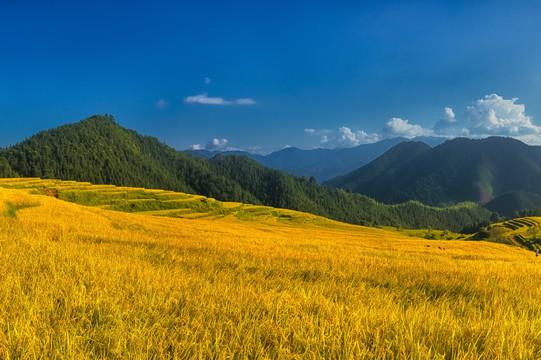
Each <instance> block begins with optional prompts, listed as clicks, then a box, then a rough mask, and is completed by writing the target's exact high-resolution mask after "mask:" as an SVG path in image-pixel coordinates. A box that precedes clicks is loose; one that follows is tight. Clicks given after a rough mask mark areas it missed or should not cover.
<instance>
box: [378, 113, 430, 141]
mask: <svg viewBox="0 0 541 360" xmlns="http://www.w3.org/2000/svg"><path fill="white" fill-rule="evenodd" d="M383 133H384V134H386V135H387V137H405V138H408V139H411V138H414V137H417V136H433V135H434V131H433V130H430V129H425V128H423V127H421V126H420V125H415V124H410V123H409V122H408V120H403V119H401V118H396V117H394V118H392V119H390V120H389V121H387V123H386V124H385V126H384V127H383Z"/></svg>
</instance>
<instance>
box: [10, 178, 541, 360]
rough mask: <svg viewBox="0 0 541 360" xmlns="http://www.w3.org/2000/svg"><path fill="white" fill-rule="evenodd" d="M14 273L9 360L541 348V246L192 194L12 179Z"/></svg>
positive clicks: (450, 353) (525, 352)
mask: <svg viewBox="0 0 541 360" xmlns="http://www.w3.org/2000/svg"><path fill="white" fill-rule="evenodd" d="M56 197H58V198H56ZM61 199H66V200H68V199H69V200H71V201H75V202H77V203H79V204H85V206H82V205H79V204H77V203H71V202H68V201H62V200H61ZM132 204H133V205H132ZM171 204H174V208H173V206H172V205H171ZM89 205H92V206H89ZM112 210H123V211H124V212H121V211H112ZM125 211H131V212H132V213H127V212H125ZM149 215H152V216H149ZM156 215H158V216H156ZM164 215H167V216H164ZM0 274H2V276H1V277H0V358H1V359H39V358H44V359H45V358H47V359H87V358H89V359H192V358H199V359H245V358H250V359H252V358H253V359H390V358H395V359H489V358H490V359H521V358H522V359H535V358H541V331H540V329H541V307H540V306H539V299H541V264H540V263H539V259H536V257H535V256H534V255H533V253H532V252H531V251H527V250H526V249H524V248H521V247H517V246H511V245H505V244H497V243H488V242H484V241H476V242H473V241H456V240H428V239H422V238H418V237H415V236H405V235H403V234H401V233H399V232H396V231H394V232H390V231H385V230H382V229H375V228H367V227H361V226H353V225H348V224H342V223H338V222H334V221H330V220H327V219H323V218H320V217H317V216H313V215H310V214H304V213H297V212H293V211H289V210H282V209H272V208H267V207H257V206H250V205H242V204H234V203H232V204H226V203H220V202H218V201H215V200H212V199H205V198H202V197H197V196H190V195H186V194H176V193H171V192H165V191H159V190H145V189H130V188H117V187H112V186H92V185H90V184H86V183H85V184H81V183H75V182H60V181H49V180H47V181H45V180H38V179H2V180H0Z"/></svg>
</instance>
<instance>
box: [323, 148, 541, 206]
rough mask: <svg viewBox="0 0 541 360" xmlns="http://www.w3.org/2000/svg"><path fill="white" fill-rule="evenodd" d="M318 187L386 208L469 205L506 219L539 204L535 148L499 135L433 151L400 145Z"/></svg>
mask: <svg viewBox="0 0 541 360" xmlns="http://www.w3.org/2000/svg"><path fill="white" fill-rule="evenodd" d="M324 184H326V185H328V186H333V187H338V188H342V189H346V190H350V191H352V192H357V193H362V194H365V195H367V196H370V197H373V198H374V199H376V200H378V201H382V202H385V203H389V204H395V203H401V202H404V201H408V200H417V201H420V202H422V203H424V204H427V205H431V206H448V205H453V204H456V203H459V202H463V201H474V202H476V203H479V204H482V205H484V206H485V207H486V208H487V209H490V210H491V211H496V212H498V213H500V214H502V215H506V216H509V215H511V214H512V213H513V212H515V211H518V210H522V209H528V208H533V207H538V206H541V147H540V146H529V145H526V144H524V143H522V142H520V141H518V140H515V139H512V138H502V137H490V138H486V139H481V140H474V139H466V138H456V139H453V140H448V141H446V142H445V143H443V144H441V145H438V146H436V147H434V148H431V147H430V146H428V145H427V144H424V143H422V142H403V143H401V144H398V145H396V146H395V147H393V148H392V149H390V150H389V151H387V152H386V153H385V154H383V155H382V156H380V157H379V158H377V159H376V160H374V161H372V162H371V163H369V164H368V165H365V166H363V167H361V168H359V169H357V170H354V171H352V172H350V173H349V174H346V175H343V176H339V177H336V178H334V179H331V180H329V181H327V182H325V183H324Z"/></svg>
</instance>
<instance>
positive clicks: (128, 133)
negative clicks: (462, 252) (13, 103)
mask: <svg viewBox="0 0 541 360" xmlns="http://www.w3.org/2000/svg"><path fill="white" fill-rule="evenodd" d="M2 164H3V165H2ZM0 171H2V172H1V173H0V176H3V177H11V176H17V175H18V176H23V177H41V178H49V179H53V178H54V179H62V180H75V181H89V182H92V183H95V184H114V185H119V186H133V187H145V188H154V189H166V190H173V191H181V192H186V193H191V194H199V195H203V196H207V197H212V198H216V199H218V200H220V201H237V202H243V203H249V204H261V205H267V206H272V207H279V208H286V209H291V210H299V211H304V212H309V213H313V214H316V215H321V216H325V217H328V218H331V219H334V220H339V221H345V222H349V223H353V224H364V225H389V226H402V227H407V228H427V227H432V228H435V229H449V230H453V231H460V230H461V229H463V228H464V227H471V226H474V225H475V224H477V223H480V222H485V221H487V220H488V219H489V217H490V212H489V211H488V210H486V209H483V208H481V207H479V206H476V205H472V204H464V205H461V206H456V207H453V208H446V209H440V208H431V207H427V206H424V205H422V204H419V203H415V202H410V203H405V204H402V205H394V206H388V205H383V204H381V203H378V202H376V201H374V200H372V199H370V198H368V197H366V196H363V195H360V194H351V193H347V192H345V191H342V190H338V189H332V188H329V187H325V186H321V185H318V184H317V183H316V182H315V181H310V180H307V179H306V178H299V177H295V176H292V175H290V174H287V173H285V172H283V171H279V170H273V169H269V168H266V167H264V166H262V165H261V164H259V163H257V162H256V161H254V160H251V159H249V158H247V157H244V156H235V155H229V156H216V157H214V158H213V159H210V160H208V159H205V158H202V157H199V156H191V155H189V154H186V153H181V152H178V151H175V150H174V149H172V148H171V147H169V146H167V145H165V144H163V143H161V142H160V141H158V140H157V139H156V138H153V137H149V136H142V135H139V134H138V133H136V132H135V131H133V130H129V129H125V128H123V127H121V126H120V125H118V124H117V123H116V122H115V120H114V119H113V118H112V117H111V116H100V115H95V116H92V117H90V118H88V119H86V120H83V121H80V122H78V123H74V124H69V125H64V126H61V127H58V128H56V129H53V130H48V131H42V132H40V133H38V134H36V135H34V136H33V137H31V138H29V139H28V140H25V141H23V142H21V143H19V144H17V145H15V146H13V147H11V148H8V149H6V150H5V151H3V152H1V153H0Z"/></svg>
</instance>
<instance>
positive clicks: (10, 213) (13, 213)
mask: <svg viewBox="0 0 541 360" xmlns="http://www.w3.org/2000/svg"><path fill="white" fill-rule="evenodd" d="M5 203H6V205H7V207H6V210H4V212H3V213H2V215H3V216H4V217H7V218H12V219H16V218H17V211H18V210H21V209H26V208H31V207H36V206H40V205H41V204H40V202H39V201H37V202H34V203H31V204H17V205H16V204H13V203H12V202H9V201H6V202H5Z"/></svg>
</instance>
